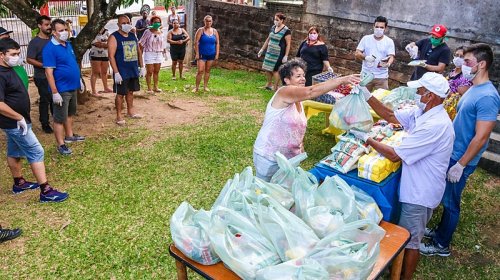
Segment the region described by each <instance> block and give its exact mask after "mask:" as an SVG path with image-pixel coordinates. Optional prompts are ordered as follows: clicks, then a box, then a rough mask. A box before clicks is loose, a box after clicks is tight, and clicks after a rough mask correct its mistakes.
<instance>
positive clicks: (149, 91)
mask: <svg viewBox="0 0 500 280" xmlns="http://www.w3.org/2000/svg"><path fill="white" fill-rule="evenodd" d="M146 94H154V92H153V91H152V90H150V89H148V90H146Z"/></svg>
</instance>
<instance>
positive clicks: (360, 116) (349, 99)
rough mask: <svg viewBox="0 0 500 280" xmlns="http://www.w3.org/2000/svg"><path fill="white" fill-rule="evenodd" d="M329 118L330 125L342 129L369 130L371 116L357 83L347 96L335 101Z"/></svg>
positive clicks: (371, 120) (371, 123)
mask: <svg viewBox="0 0 500 280" xmlns="http://www.w3.org/2000/svg"><path fill="white" fill-rule="evenodd" d="M329 119H330V125H332V126H334V127H336V128H339V129H342V130H350V129H357V130H360V131H364V132H369V131H370V129H371V128H372V126H373V117H372V114H371V113H370V107H369V106H368V103H366V101H365V98H364V96H363V93H361V90H360V88H359V86H358V85H356V86H354V88H353V89H352V90H351V93H350V94H349V95H348V96H346V97H344V98H342V99H340V100H338V101H337V103H335V105H334V106H333V110H332V112H331V113H330V118H329Z"/></svg>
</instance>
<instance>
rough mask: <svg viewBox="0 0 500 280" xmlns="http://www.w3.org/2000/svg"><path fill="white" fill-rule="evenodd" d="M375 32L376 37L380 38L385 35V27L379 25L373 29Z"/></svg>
mask: <svg viewBox="0 0 500 280" xmlns="http://www.w3.org/2000/svg"><path fill="white" fill-rule="evenodd" d="M373 34H374V35H375V37H377V38H380V37H382V36H384V28H378V27H375V28H374V29H373Z"/></svg>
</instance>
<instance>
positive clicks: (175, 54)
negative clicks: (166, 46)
mask: <svg viewBox="0 0 500 280" xmlns="http://www.w3.org/2000/svg"><path fill="white" fill-rule="evenodd" d="M185 56H186V48H185V46H184V48H179V49H177V48H175V49H174V48H172V46H170V57H171V58H172V60H173V61H176V60H184V57H185Z"/></svg>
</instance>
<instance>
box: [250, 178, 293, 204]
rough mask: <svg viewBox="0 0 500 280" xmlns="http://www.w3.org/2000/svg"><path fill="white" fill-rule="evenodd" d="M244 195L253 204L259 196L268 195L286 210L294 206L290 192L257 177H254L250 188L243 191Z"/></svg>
mask: <svg viewBox="0 0 500 280" xmlns="http://www.w3.org/2000/svg"><path fill="white" fill-rule="evenodd" d="M244 194H245V195H246V196H247V197H249V198H250V199H251V200H252V202H253V203H256V202H257V201H258V199H259V196H260V195H262V194H266V195H269V196H270V197H272V198H274V199H275V200H276V201H278V202H279V204H280V205H281V206H283V207H284V208H286V209H287V210H288V209H290V208H291V207H292V206H293V204H294V200H293V196H292V193H291V192H289V191H287V190H286V189H285V188H283V187H282V186H281V185H278V184H273V183H269V182H266V181H264V180H262V179H260V178H257V177H254V180H253V182H252V183H251V184H250V187H249V188H248V189H246V190H245V191H244Z"/></svg>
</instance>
